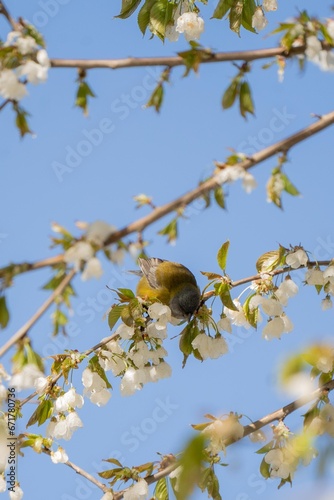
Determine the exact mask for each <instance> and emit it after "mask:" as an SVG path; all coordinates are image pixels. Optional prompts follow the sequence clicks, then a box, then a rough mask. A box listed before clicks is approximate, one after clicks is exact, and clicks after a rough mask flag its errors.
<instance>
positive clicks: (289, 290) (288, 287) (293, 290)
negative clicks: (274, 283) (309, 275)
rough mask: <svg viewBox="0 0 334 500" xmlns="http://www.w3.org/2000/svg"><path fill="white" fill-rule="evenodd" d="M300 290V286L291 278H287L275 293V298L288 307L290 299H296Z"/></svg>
mask: <svg viewBox="0 0 334 500" xmlns="http://www.w3.org/2000/svg"><path fill="white" fill-rule="evenodd" d="M298 290H299V288H298V285H296V283H295V282H294V281H293V280H292V279H291V278H287V279H285V280H284V281H282V283H281V284H280V285H279V287H278V288H277V290H276V291H275V297H276V298H277V299H278V300H279V302H280V303H281V304H282V305H283V306H286V305H287V303H288V299H289V298H290V297H294V296H295V295H296V294H297V293H298Z"/></svg>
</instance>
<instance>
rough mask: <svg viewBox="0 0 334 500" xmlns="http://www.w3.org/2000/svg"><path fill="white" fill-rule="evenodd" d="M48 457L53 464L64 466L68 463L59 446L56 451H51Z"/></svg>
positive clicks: (66, 456)
mask: <svg viewBox="0 0 334 500" xmlns="http://www.w3.org/2000/svg"><path fill="white" fill-rule="evenodd" d="M50 457H51V460H52V462H53V463H54V464H64V463H66V462H67V461H68V455H67V453H66V451H65V450H64V448H62V447H61V446H58V448H57V450H56V451H51V453H50Z"/></svg>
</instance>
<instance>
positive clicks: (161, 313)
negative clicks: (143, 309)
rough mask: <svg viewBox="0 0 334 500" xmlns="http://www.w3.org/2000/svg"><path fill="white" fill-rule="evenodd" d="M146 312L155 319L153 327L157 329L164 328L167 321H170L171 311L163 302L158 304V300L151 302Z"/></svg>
mask: <svg viewBox="0 0 334 500" xmlns="http://www.w3.org/2000/svg"><path fill="white" fill-rule="evenodd" d="M147 312H148V315H149V316H150V318H152V319H155V320H156V324H155V327H156V328H157V329H159V328H161V329H164V328H165V327H166V325H167V323H169V322H170V321H171V316H172V313H171V310H170V308H169V307H168V306H166V305H164V304H160V303H159V302H155V303H154V304H151V305H150V306H149V308H148V311H147Z"/></svg>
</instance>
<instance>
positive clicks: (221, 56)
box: [50, 45, 306, 69]
mask: <svg viewBox="0 0 334 500" xmlns="http://www.w3.org/2000/svg"><path fill="white" fill-rule="evenodd" d="M305 49H306V46H304V45H303V46H301V47H292V48H291V49H290V51H287V50H286V49H284V48H283V47H273V48H270V49H257V50H242V51H234V52H216V53H214V52H210V51H209V50H208V52H207V57H205V58H203V60H202V61H201V64H208V63H217V62H232V61H246V62H249V61H255V60H257V59H268V58H271V57H277V56H283V57H291V56H294V55H297V54H303V53H304V52H305ZM50 62H51V66H52V67H53V68H82V69H93V68H109V69H120V68H134V67H140V66H167V67H169V68H173V67H175V66H184V64H185V63H184V59H183V58H182V57H180V56H166V57H126V58H124V59H51V61H50Z"/></svg>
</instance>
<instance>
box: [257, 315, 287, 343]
mask: <svg viewBox="0 0 334 500" xmlns="http://www.w3.org/2000/svg"><path fill="white" fill-rule="evenodd" d="M283 333H284V321H283V319H282V318H281V317H276V318H273V319H271V320H270V321H268V323H267V324H266V326H265V327H264V328H263V331H262V337H263V338H265V339H266V340H272V339H274V338H278V339H280V338H281V336H282V334H283Z"/></svg>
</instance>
